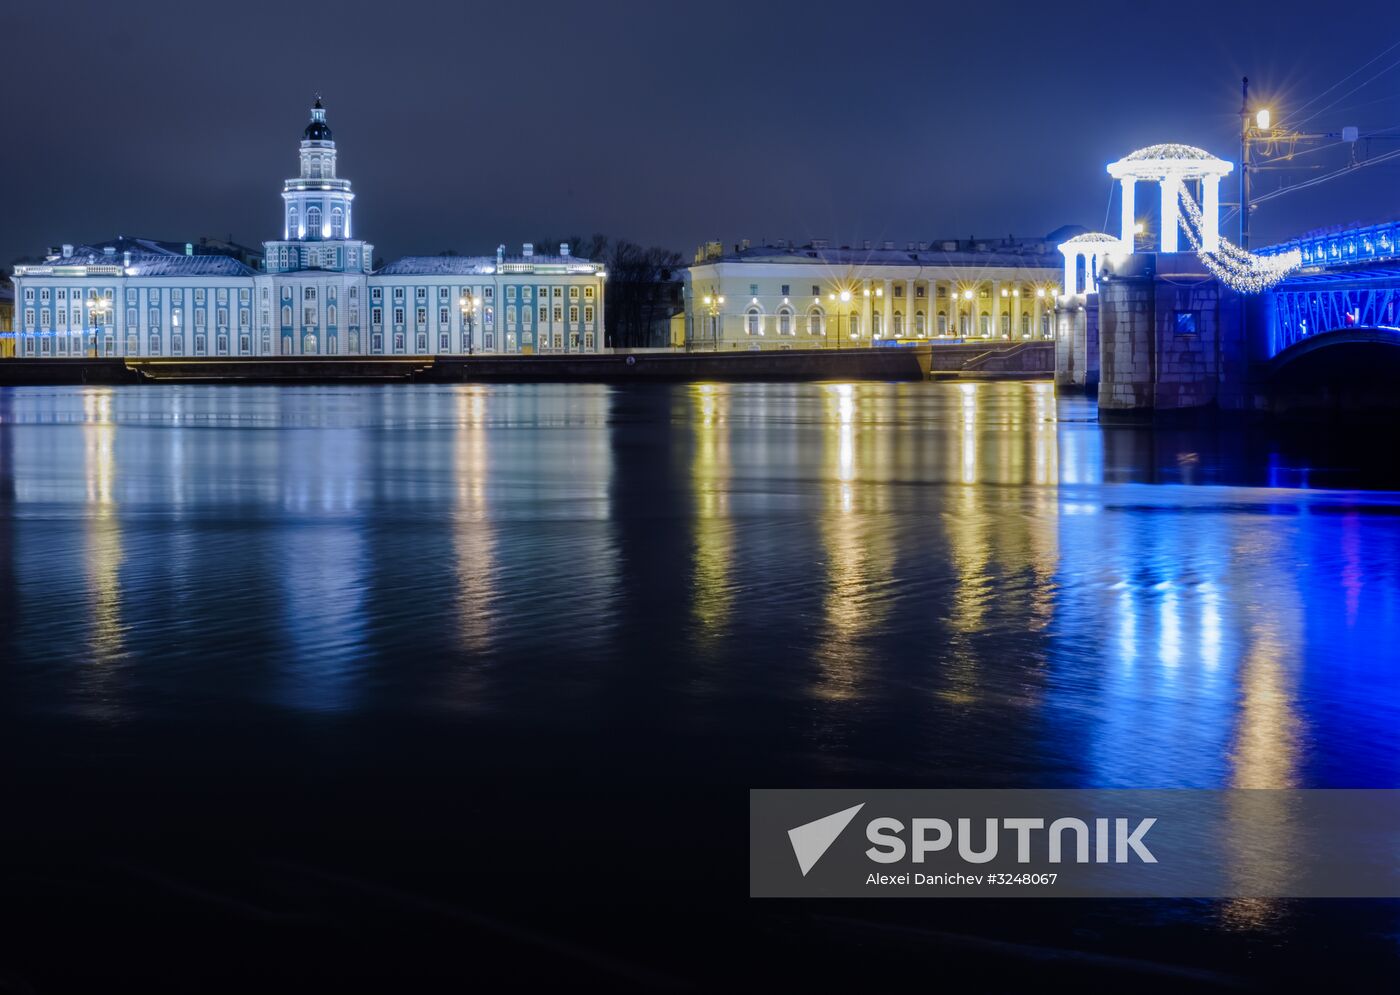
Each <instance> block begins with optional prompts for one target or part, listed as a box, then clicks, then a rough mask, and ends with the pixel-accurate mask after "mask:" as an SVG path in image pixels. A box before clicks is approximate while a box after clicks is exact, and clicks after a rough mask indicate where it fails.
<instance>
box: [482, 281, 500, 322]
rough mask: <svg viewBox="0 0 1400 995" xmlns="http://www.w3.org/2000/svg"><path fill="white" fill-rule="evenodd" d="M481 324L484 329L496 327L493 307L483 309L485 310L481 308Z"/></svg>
mask: <svg viewBox="0 0 1400 995" xmlns="http://www.w3.org/2000/svg"><path fill="white" fill-rule="evenodd" d="M487 289H490V288H487ZM481 323H482V325H483V326H484V327H486V328H495V327H496V309H495V308H494V307H485V308H482V310H481Z"/></svg>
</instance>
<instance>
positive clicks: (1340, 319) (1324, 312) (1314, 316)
mask: <svg viewBox="0 0 1400 995" xmlns="http://www.w3.org/2000/svg"><path fill="white" fill-rule="evenodd" d="M1273 305H1274V309H1275V311H1274V319H1275V320H1274V325H1273V342H1272V347H1271V349H1270V352H1269V355H1270V357H1273V356H1277V355H1278V354H1279V353H1280V352H1282V351H1283V350H1285V349H1287V348H1288V347H1289V346H1291V345H1293V344H1295V343H1297V342H1300V341H1301V340H1303V339H1305V338H1308V337H1310V336H1313V335H1318V334H1321V333H1323V332H1332V331H1337V330H1339V329H1344V328H1374V329H1383V330H1387V331H1394V332H1396V333H1397V335H1400V287H1396V286H1390V285H1386V284H1383V283H1379V284H1376V285H1374V286H1371V287H1342V288H1334V287H1332V286H1330V285H1329V284H1326V283H1316V284H1312V285H1309V286H1305V287H1301V288H1293V287H1288V286H1286V285H1285V287H1284V288H1282V289H1280V290H1278V291H1276V292H1275V293H1274V294H1273Z"/></svg>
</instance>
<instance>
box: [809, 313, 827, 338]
mask: <svg viewBox="0 0 1400 995" xmlns="http://www.w3.org/2000/svg"><path fill="white" fill-rule="evenodd" d="M825 319H826V316H825V315H824V314H822V309H821V308H819V307H814V308H812V310H810V311H808V312H807V331H808V332H810V333H811V334H813V335H820V334H822V332H824V331H825V330H826V328H825V326H826V320H825Z"/></svg>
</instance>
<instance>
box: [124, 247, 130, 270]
mask: <svg viewBox="0 0 1400 995" xmlns="http://www.w3.org/2000/svg"><path fill="white" fill-rule="evenodd" d="M130 266H131V250H130V249H127V250H126V251H125V252H123V253H122V267H123V268H130Z"/></svg>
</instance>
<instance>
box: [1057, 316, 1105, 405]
mask: <svg viewBox="0 0 1400 995" xmlns="http://www.w3.org/2000/svg"><path fill="white" fill-rule="evenodd" d="M1098 302H1099V298H1098V295H1097V294H1095V295H1093V296H1090V297H1086V296H1085V295H1083V294H1066V295H1062V296H1061V297H1060V298H1059V299H1058V300H1057V301H1056V302H1055V386H1056V387H1058V388H1061V389H1068V390H1082V391H1085V392H1086V393H1089V394H1092V393H1094V391H1096V390H1097V389H1098V386H1099V327H1098V326H1099V303H1098Z"/></svg>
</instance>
